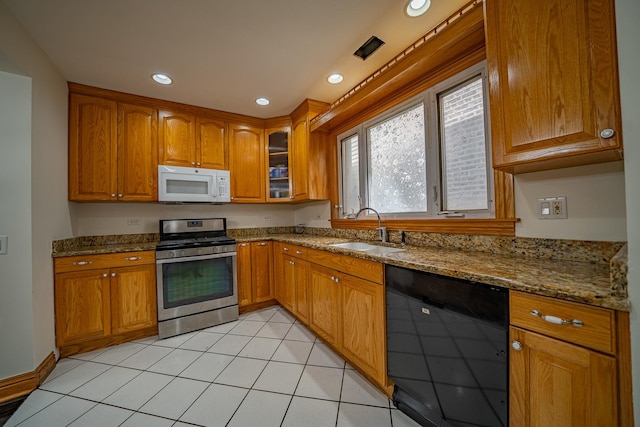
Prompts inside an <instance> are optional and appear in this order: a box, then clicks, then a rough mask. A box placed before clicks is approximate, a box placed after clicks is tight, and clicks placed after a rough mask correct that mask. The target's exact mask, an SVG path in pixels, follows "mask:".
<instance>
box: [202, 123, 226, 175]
mask: <svg viewBox="0 0 640 427" xmlns="http://www.w3.org/2000/svg"><path fill="white" fill-rule="evenodd" d="M195 152H196V166H200V167H203V168H206V169H223V170H227V169H229V143H228V139H227V123H226V122H224V121H222V120H216V119H212V118H205V117H196V147H195Z"/></svg>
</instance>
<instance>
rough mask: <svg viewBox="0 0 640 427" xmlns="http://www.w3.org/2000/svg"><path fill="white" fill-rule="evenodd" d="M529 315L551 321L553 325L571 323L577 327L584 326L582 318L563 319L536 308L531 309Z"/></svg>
mask: <svg viewBox="0 0 640 427" xmlns="http://www.w3.org/2000/svg"><path fill="white" fill-rule="evenodd" d="M531 315H532V316H536V317H539V318H541V319H542V320H544V321H546V322H549V323H553V324H554V325H573V326H576V327H578V328H581V327H583V326H584V323H583V322H582V320H578V319H573V320H565V319H562V318H560V317H556V316H547V315H545V314H540V312H539V311H538V310H531Z"/></svg>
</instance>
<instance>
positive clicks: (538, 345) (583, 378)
mask: <svg viewBox="0 0 640 427" xmlns="http://www.w3.org/2000/svg"><path fill="white" fill-rule="evenodd" d="M510 335H511V340H512V342H515V341H517V342H519V343H520V345H521V350H519V351H518V350H516V349H514V348H513V346H512V348H511V350H510V362H509V367H510V368H509V369H510V372H509V378H510V380H509V381H510V384H509V389H510V397H509V400H510V406H509V418H510V425H512V426H523V427H528V426H540V427H543V426H558V427H564V426H567V427H568V426H575V427H578V426H580V427H582V426H593V427H595V426H612V427H613V426H617V425H618V414H617V398H616V396H617V385H616V360H615V358H614V357H611V356H605V355H603V354H600V353H597V352H594V351H591V350H587V349H585V348H582V347H578V346H576V345H573V344H568V343H564V342H562V341H559V340H556V339H553V338H549V337H546V336H544V335H539V334H536V333H533V332H528V331H525V330H522V329H518V328H514V327H512V328H511V330H510Z"/></svg>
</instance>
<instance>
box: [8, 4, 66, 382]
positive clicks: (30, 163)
mask: <svg viewBox="0 0 640 427" xmlns="http://www.w3.org/2000/svg"><path fill="white" fill-rule="evenodd" d="M0 67H3V68H4V69H6V70H10V71H13V72H15V71H16V70H19V71H20V73H21V74H23V75H24V76H28V77H30V79H31V97H30V101H31V103H30V108H31V111H30V112H26V113H25V116H26V117H29V118H30V126H31V128H30V140H29V139H27V140H26V141H25V142H24V144H26V145H25V146H26V147H29V156H27V157H26V158H20V159H15V160H13V159H12V167H14V168H16V169H17V170H19V171H20V173H16V174H13V175H12V178H13V179H15V177H16V176H20V177H23V178H24V180H25V182H29V183H30V188H29V189H28V190H27V191H20V192H15V191H14V192H13V193H11V194H9V196H10V197H9V198H8V199H4V194H2V197H3V200H2V204H3V205H4V204H5V203H11V204H18V205H22V204H25V205H26V204H28V205H29V206H30V209H31V210H30V211H29V212H27V211H22V212H20V213H12V214H11V216H10V217H9V218H10V220H12V221H22V220H27V221H30V224H29V227H30V230H29V236H28V237H27V236H26V234H23V233H22V232H20V236H24V237H25V238H28V239H29V246H28V247H29V251H28V252H23V253H22V256H23V257H25V259H27V260H28V261H27V262H28V263H29V267H28V269H29V275H30V280H29V283H27V284H25V286H28V287H29V297H30V302H29V305H28V307H24V309H23V310H20V311H19V313H17V314H16V316H13V317H12V318H11V325H12V327H13V326H15V325H22V324H29V325H32V331H31V332H30V333H29V334H26V335H25V339H28V340H29V342H30V344H29V345H26V344H25V345H24V346H23V347H24V348H23V349H22V350H23V351H24V352H28V353H29V356H28V357H26V356H25V357H24V360H25V362H26V361H29V363H28V364H29V365H30V366H28V369H26V370H28V371H32V370H33V369H35V368H36V367H37V366H38V365H39V364H40V363H41V362H42V361H43V360H44V359H45V358H46V357H47V355H48V354H49V353H50V352H52V351H54V350H55V332H54V316H53V263H52V260H51V241H52V240H56V239H62V238H67V237H72V229H71V223H72V218H71V215H72V209H73V207H72V206H70V205H69V202H67V200H66V198H67V160H66V159H67V110H68V106H67V98H68V91H67V85H66V81H65V79H64V78H63V77H62V75H61V74H60V72H59V71H58V70H57V69H56V68H55V67H54V66H53V65H52V63H51V61H50V60H49V58H48V57H47V56H46V55H45V54H44V52H42V50H41V49H40V48H39V47H38V46H37V45H36V44H35V43H34V41H33V40H32V39H31V37H30V36H29V34H28V33H27V32H26V31H25V30H24V28H23V27H22V26H21V25H20V23H19V22H18V21H17V20H16V19H15V17H14V16H13V14H12V13H11V12H10V11H9V9H8V8H7V7H6V5H5V4H4V2H2V1H0ZM1 93H2V94H3V96H2V97H0V99H2V101H0V103H4V102H7V101H6V100H5V99H6V98H5V97H4V91H3V92H1ZM2 129H3V134H4V127H3V128H2ZM5 158H7V157H5V152H4V150H3V151H2V159H5ZM7 160H8V159H7ZM11 234H12V235H16V234H17V231H16V232H13V231H12V233H11ZM14 240H15V239H12V242H13V241H14ZM12 248H14V246H13V244H12ZM12 271H22V267H21V266H19V265H18V264H16V263H13V264H11V265H9V266H7V267H6V269H5V268H4V267H3V269H2V275H3V277H4V276H5V275H8V274H11V272H12ZM21 274H22V273H21ZM0 301H6V303H7V304H15V305H16V306H18V304H19V303H20V301H17V300H15V299H14V297H13V296H12V295H10V294H9V293H8V291H7V289H6V287H5V286H0ZM16 311H17V308H16ZM14 345H15V344H14V343H12V346H14ZM27 347H29V349H28V350H27ZM5 348H6V346H4V345H2V352H0V353H2V354H4V351H5ZM0 357H2V356H0ZM3 367H4V365H3ZM22 372H24V369H23V370H6V371H2V373H0V378H3V377H5V376H13V375H17V374H20V373H22Z"/></svg>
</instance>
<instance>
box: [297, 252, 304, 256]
mask: <svg viewBox="0 0 640 427" xmlns="http://www.w3.org/2000/svg"><path fill="white" fill-rule="evenodd" d="M303 253H304V252H302V251H296V254H298V255H302V254H303Z"/></svg>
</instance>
